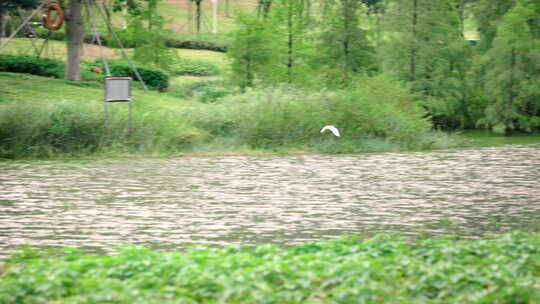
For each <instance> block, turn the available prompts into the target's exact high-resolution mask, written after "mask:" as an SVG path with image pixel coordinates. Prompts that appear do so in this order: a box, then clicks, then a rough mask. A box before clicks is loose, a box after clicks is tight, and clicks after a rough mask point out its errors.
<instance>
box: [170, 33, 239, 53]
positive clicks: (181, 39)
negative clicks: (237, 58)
mask: <svg viewBox="0 0 540 304" xmlns="http://www.w3.org/2000/svg"><path fill="white" fill-rule="evenodd" d="M165 45H166V46H168V47H173V48H179V49H194V50H209V51H216V52H227V49H228V48H229V45H230V41H229V39H227V38H226V37H223V36H219V35H209V34H206V35H188V34H178V35H176V36H174V37H169V38H168V39H167V41H166V42H165Z"/></svg>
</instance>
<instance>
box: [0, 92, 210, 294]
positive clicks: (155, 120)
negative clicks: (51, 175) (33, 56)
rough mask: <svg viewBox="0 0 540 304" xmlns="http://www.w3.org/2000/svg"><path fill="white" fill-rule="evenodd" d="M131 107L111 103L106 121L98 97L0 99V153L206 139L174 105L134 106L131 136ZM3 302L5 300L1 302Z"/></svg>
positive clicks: (163, 148)
mask: <svg viewBox="0 0 540 304" xmlns="http://www.w3.org/2000/svg"><path fill="white" fill-rule="evenodd" d="M128 117H129V116H128V111H127V107H122V108H116V109H115V108H114V107H112V108H111V109H110V112H109V116H108V127H107V128H106V127H105V117H104V113H103V106H102V105H101V103H98V102H97V101H90V102H74V101H56V100H47V101H46V102H44V103H40V104H39V105H36V103H35V102H31V101H28V102H17V103H10V102H9V103H8V102H6V103H1V104H0V158H9V159H15V158H29V157H38V158H50V157H54V156H57V155H86V154H93V153H102V152H104V153H106V152H108V151H112V152H128V153H137V152H142V153H145V152H159V153H168V152H176V151H180V150H182V149H185V148H186V147H187V146H189V145H191V144H193V143H198V142H201V141H204V140H206V139H207V138H208V132H206V131H204V130H201V129H197V128H195V127H193V126H192V125H190V124H189V123H187V122H186V121H185V120H182V119H178V117H179V115H178V114H177V113H174V112H172V111H171V110H169V109H167V110H163V111H153V112H151V113H149V112H148V111H143V110H139V111H134V113H133V129H132V132H131V136H129V123H128ZM0 303H1V302H0Z"/></svg>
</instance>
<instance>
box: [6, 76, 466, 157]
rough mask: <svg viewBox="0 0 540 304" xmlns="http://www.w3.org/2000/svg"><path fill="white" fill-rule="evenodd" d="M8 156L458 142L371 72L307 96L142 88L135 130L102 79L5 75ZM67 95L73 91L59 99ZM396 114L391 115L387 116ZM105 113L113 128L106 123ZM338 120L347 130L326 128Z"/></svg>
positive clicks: (289, 91)
mask: <svg viewBox="0 0 540 304" xmlns="http://www.w3.org/2000/svg"><path fill="white" fill-rule="evenodd" d="M0 79H1V80H2V83H3V84H4V85H5V86H4V88H3V94H2V97H1V99H0V140H1V141H2V148H1V149H0V157H2V158H22V157H26V158H28V157H31V158H32V157H40V158H44V157H45V158H48V157H56V156H61V157H65V156H81V155H88V154H104V155H111V154H138V153H143V154H156V153H157V154H179V153H209V152H215V153H230V152H242V153H244V152H249V151H257V150H264V151H268V152H272V151H273V152H284V151H287V150H296V151H304V152H307V151H311V152H317V151H318V152H349V153H350V152H357V151H378V150H383V151H384V150H400V149H430V148H440V147H445V146H448V145H450V146H454V145H456V144H459V143H460V140H459V139H458V138H457V137H453V136H450V135H445V134H438V133H433V132H432V131H431V129H430V124H429V122H428V121H427V120H426V119H425V118H423V115H424V111H423V110H422V109H421V108H420V107H418V106H417V105H416V104H415V100H416V98H417V97H416V96H415V95H414V94H412V93H410V92H409V91H408V90H407V89H406V88H403V87H401V86H400V85H399V84H398V83H395V82H392V81H390V80H386V79H378V78H366V79H365V81H362V83H361V85H358V86H357V87H355V88H354V89H350V90H348V91H331V92H329V91H320V92H318V93H316V94H315V93H314V92H310V93H309V94H307V93H306V92H305V91H303V90H300V89H294V88H291V87H288V86H286V85H284V86H279V87H274V88H266V89H260V90H250V91H248V92H246V93H244V94H240V95H230V96H226V97H224V98H222V99H221V100H220V101H218V102H213V103H202V102H198V101H190V100H185V99H179V98H177V97H175V94H177V92H170V93H167V94H164V93H159V92H149V93H144V92H143V91H142V90H135V91H134V100H135V102H134V111H133V112H134V116H133V128H132V129H131V130H130V129H129V123H128V119H129V116H128V106H127V104H112V105H109V115H108V116H106V115H105V113H104V109H103V102H102V101H101V100H102V94H103V92H102V91H101V88H100V86H99V85H98V83H95V82H85V83H73V82H67V81H65V80H60V79H51V78H44V77H38V76H32V75H26V74H13V73H0ZM59 95H62V96H64V98H65V99H60V100H58V96H59ZM389 118H391V119H389ZM106 120H107V124H108V125H107V126H106ZM325 124H335V125H339V126H340V127H341V130H342V136H341V137H340V138H335V137H333V135H330V134H321V133H320V132H319V130H320V128H321V126H323V125H325Z"/></svg>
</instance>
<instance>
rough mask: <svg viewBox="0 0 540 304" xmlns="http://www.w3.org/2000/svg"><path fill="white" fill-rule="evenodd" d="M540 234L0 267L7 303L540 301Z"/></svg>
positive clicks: (145, 253)
mask: <svg viewBox="0 0 540 304" xmlns="http://www.w3.org/2000/svg"><path fill="white" fill-rule="evenodd" d="M539 259H540V235H538V234H529V233H521V232H513V233H507V234H503V235H500V236H498V237H496V238H487V239H483V240H457V239H455V238H451V237H450V238H448V237H447V238H429V239H425V240H422V239H415V240H406V239H402V238H398V237H394V236H389V235H376V236H373V237H369V238H365V239H361V238H348V239H339V240H331V241H323V242H318V243H307V244H301V245H295V246H291V247H279V246H274V245H256V246H226V247H223V248H203V247H198V248H191V249H185V250H182V251H178V252H159V251H154V250H150V249H146V248H141V247H124V248H120V249H119V250H118V252H117V253H115V254H112V255H108V256H103V255H97V254H89V253H83V252H82V251H81V250H78V249H63V250H59V251H56V252H45V251H36V250H31V249H26V250H22V251H19V252H17V253H15V254H13V255H12V256H11V257H10V258H9V259H8V260H6V262H5V263H4V264H3V265H2V266H1V268H0V290H2V291H3V292H2V293H0V303H6V304H7V303H537V302H539V301H540V293H539V292H538V291H539V290H540V264H539V263H538V260H539Z"/></svg>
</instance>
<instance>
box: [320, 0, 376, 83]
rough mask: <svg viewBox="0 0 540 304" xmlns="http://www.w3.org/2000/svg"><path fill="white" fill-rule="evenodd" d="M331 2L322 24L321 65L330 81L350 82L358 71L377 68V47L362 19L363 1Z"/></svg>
mask: <svg viewBox="0 0 540 304" xmlns="http://www.w3.org/2000/svg"><path fill="white" fill-rule="evenodd" d="M327 4H328V6H327V7H326V9H325V12H324V15H323V19H322V21H321V27H320V31H321V35H320V41H319V45H318V49H319V56H318V58H317V65H318V66H319V68H320V69H321V70H322V71H324V73H325V74H326V76H327V80H328V81H330V82H332V83H334V84H338V85H347V84H349V83H350V81H351V79H352V76H353V75H354V74H361V73H369V72H373V71H375V70H376V69H377V66H376V59H375V50H374V48H373V47H372V46H371V43H370V41H369V39H368V37H367V31H366V30H364V29H362V28H361V27H360V22H359V20H360V18H361V16H362V15H365V8H364V6H363V4H362V1H361V0H330V1H328V2H327Z"/></svg>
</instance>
